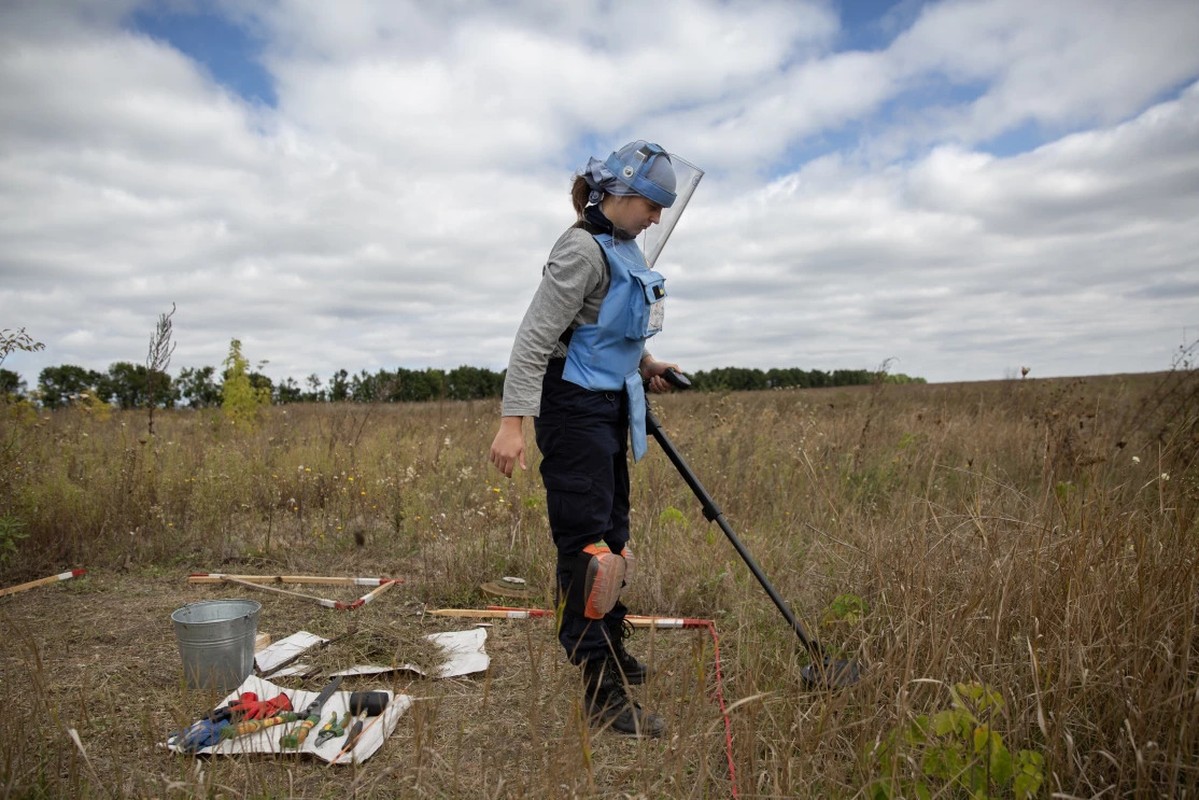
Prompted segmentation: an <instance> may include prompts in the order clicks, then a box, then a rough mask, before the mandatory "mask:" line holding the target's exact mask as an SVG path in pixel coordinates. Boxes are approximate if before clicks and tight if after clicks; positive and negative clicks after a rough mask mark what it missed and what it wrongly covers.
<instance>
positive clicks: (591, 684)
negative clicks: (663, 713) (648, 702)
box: [583, 659, 666, 738]
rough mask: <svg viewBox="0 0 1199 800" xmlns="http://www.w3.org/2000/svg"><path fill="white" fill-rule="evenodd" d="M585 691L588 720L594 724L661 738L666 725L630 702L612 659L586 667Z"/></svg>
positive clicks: (624, 733)
mask: <svg viewBox="0 0 1199 800" xmlns="http://www.w3.org/2000/svg"><path fill="white" fill-rule="evenodd" d="M583 692H584V695H583V696H584V700H585V701H586V704H587V718H588V720H589V721H590V722H591V724H592V725H596V726H602V727H608V728H611V729H612V731H613V732H615V733H619V734H621V735H623V736H636V737H638V738H641V737H651V736H652V737H657V736H661V735H662V734H663V732H665V730H666V722H665V721H664V720H663V719H662V718H661V717H660V716H658V715H657V714H655V713H653V712H652V711H646V710H645V709H644V708H642V707H641V706H640V705H639V704H637V703H635V702H633V701H632V700H630V699H629V695H628V693H627V692H626V691H625V684H624V680H622V679H621V677H620V669H619V667H617V666H616V664H615V663H614V662H613V661H612V660H611V659H594V660H592V661H588V662H586V663H584V664H583Z"/></svg>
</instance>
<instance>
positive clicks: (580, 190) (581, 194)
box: [570, 175, 591, 219]
mask: <svg viewBox="0 0 1199 800" xmlns="http://www.w3.org/2000/svg"><path fill="white" fill-rule="evenodd" d="M590 194H591V187H590V186H588V185H587V179H586V178H584V177H583V176H582V175H576V176H575V182H574V183H572V184H571V185H570V203H571V205H573V206H574V207H575V215H576V216H578V218H579V219H582V218H583V209H585V208H587V196H588V195H590Z"/></svg>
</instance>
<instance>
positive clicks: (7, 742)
mask: <svg viewBox="0 0 1199 800" xmlns="http://www.w3.org/2000/svg"><path fill="white" fill-rule="evenodd" d="M654 404H655V408H656V410H657V412H658V416H659V418H660V419H661V421H662V424H663V427H664V429H665V430H666V431H667V432H668V434H669V436H670V438H671V440H672V441H673V442H674V444H675V445H676V447H677V448H678V450H679V451H680V452H681V453H682V454H683V455H684V456H685V457H686V458H687V460H688V462H689V463H690V465H691V467H692V468H693V470H694V472H695V473H696V474H697V476H698V477H699V478H700V480H701V481H703V483H704V485H705V486H706V488H707V489H708V491H709V492H710V494H711V495H712V496H713V497H714V498H715V499H716V500H717V502H718V503H719V504H720V506H721V508H722V510H723V511H724V514H725V516H726V518H727V519H728V522H729V524H730V525H731V526H732V528H733V529H735V530H736V532H737V534H738V536H739V537H740V538H741V539H742V540H743V541H744V542H745V544H746V546H747V547H748V549H749V550H750V552H751V553H752V554H753V556H754V558H755V559H756V560H757V561H758V563H759V564H760V565H761V567H762V569H763V571H764V572H765V574H766V575H767V576H769V578H770V579H771V581H772V583H773V584H774V585H775V587H776V588H777V589H778V591H779V593H780V594H781V595H782V596H783V597H784V598H786V600H787V602H788V603H789V604H790V605H791V606H792V607H793V608H794V609H795V611H796V612H797V613H798V614H799V616H800V618H801V620H802V621H803V622H804V624H805V626H806V627H807V628H808V629H809V630H810V631H811V632H812V633H813V634H815V635H816V636H817V637H818V638H819V639H820V641H821V642H822V643H823V644H824V645H825V646H826V647H827V648H828V649H829V650H831V651H833V652H836V653H838V654H840V655H842V656H844V657H847V658H853V659H858V660H860V661H861V662H862V663H863V664H864V665H865V675H864V678H863V680H862V681H861V683H860V684H858V685H857V686H855V687H853V688H851V689H848V690H845V691H840V692H833V693H827V692H809V691H805V690H804V689H803V687H802V686H801V683H800V680H799V674H800V669H801V668H802V666H803V665H804V664H805V663H807V655H806V653H805V651H804V649H803V648H802V647H800V646H799V643H798V640H797V638H796V637H795V635H794V633H793V632H792V631H791V630H790V629H789V628H788V626H787V625H786V623H785V621H784V620H783V618H782V616H781V615H780V614H779V613H778V611H777V609H775V607H774V606H773V605H771V603H770V601H769V599H768V598H767V596H766V594H765V593H764V592H763V591H762V589H761V587H760V586H759V585H758V584H757V583H756V582H755V581H754V579H753V577H752V576H751V575H750V573H749V571H748V570H747V568H746V566H745V565H744V563H743V562H742V561H741V560H740V558H739V557H738V555H737V554H736V552H735V551H734V549H733V548H732V547H731V546H730V544H729V543H728V542H727V541H725V537H724V536H723V535H722V533H721V531H720V529H719V528H718V527H717V526H716V525H713V524H711V523H709V522H708V521H706V520H705V518H704V516H703V514H702V513H701V509H700V506H699V503H698V501H697V500H696V499H695V497H694V496H693V495H692V493H691V492H690V490H689V489H688V488H687V487H686V485H685V484H684V483H683V481H682V480H681V478H680V476H679V474H678V472H677V471H676V470H675V468H674V467H673V466H672V465H671V464H670V463H669V461H668V460H667V459H666V458H665V457H664V456H663V454H662V453H661V452H660V451H659V450H657V449H656V446H655V445H653V444H651V454H650V456H649V457H648V458H646V459H645V460H644V461H643V462H641V463H640V464H638V465H637V466H636V467H635V468H634V470H633V498H632V501H633V542H634V545H635V548H636V551H637V554H638V558H639V562H638V574H637V576H636V578H635V580H634V581H633V582H632V584H631V585H630V587H629V588H628V589H627V590H626V594H625V598H626V601H627V602H628V604H629V605H630V606H631V608H632V609H633V611H634V612H636V613H642V614H660V615H668V616H686V617H697V618H703V619H710V620H712V621H713V622H714V624H715V631H716V633H717V634H718V636H719V647H720V655H721V664H722V667H723V681H722V682H721V683H720V685H719V687H718V685H717V681H716V674H715V669H714V666H715V660H714V655H715V653H714V638H713V636H712V635H710V634H709V632H708V631H706V630H681V631H642V632H640V633H639V634H638V635H637V636H636V637H635V638H634V639H633V640H632V642H631V644H630V649H632V650H633V651H634V652H635V653H637V654H638V655H640V656H642V657H643V658H644V659H647V660H648V661H649V662H650V664H651V666H652V667H653V668H654V675H653V677H652V679H651V680H650V681H649V683H648V684H647V685H646V686H644V687H640V688H638V689H637V690H636V696H637V697H638V699H639V700H640V701H641V702H642V703H643V704H644V705H646V706H648V707H651V708H653V709H654V710H656V711H658V712H659V713H661V714H663V715H664V716H665V717H666V719H667V721H668V725H669V730H668V733H667V735H666V736H665V737H663V738H662V739H659V740H650V741H633V740H628V739H622V738H620V737H617V736H614V735H612V734H610V733H607V732H595V731H591V730H589V729H588V728H587V727H586V725H584V724H583V722H582V721H581V708H580V706H581V704H580V699H581V687H580V679H579V675H578V672H577V670H575V669H573V668H571V667H570V666H568V665H567V664H566V663H565V660H564V658H563V656H562V654H561V652H560V650H559V648H558V645H557V642H556V639H555V637H554V631H553V622H552V620H544V619H539V620H527V621H524V620H522V621H515V620H513V621H497V622H495V624H494V625H493V627H491V628H490V629H489V638H488V643H487V648H488V652H489V654H490V656H491V659H492V660H491V668H490V669H489V670H488V671H487V673H485V674H481V675H478V676H475V677H472V678H468V679H454V680H445V681H435V680H427V679H421V678H419V677H417V676H415V675H413V674H411V673H403V672H400V673H394V674H392V675H390V676H388V677H386V678H384V679H382V680H380V679H374V680H365V679H362V680H360V682H359V683H357V684H353V685H349V686H348V688H372V687H377V686H383V687H386V688H390V689H393V690H395V691H400V692H406V693H408V694H411V695H413V696H414V697H416V698H417V699H416V703H415V705H414V707H413V708H412V710H410V711H409V712H408V714H407V715H406V716H405V717H404V718H402V719H401V720H400V723H399V725H398V727H397V729H396V732H395V734H394V735H393V736H392V738H391V739H390V740H389V741H388V742H387V743H386V744H385V745H384V747H383V749H382V750H381V751H380V752H379V754H378V755H376V756H375V757H374V758H372V759H371V760H369V761H368V762H366V763H365V764H363V765H359V766H356V767H337V768H328V767H325V766H323V765H321V764H318V763H315V762H310V761H304V760H298V759H295V758H290V757H289V758H278V759H273V758H268V757H250V756H247V757H239V758H215V759H194V758H189V757H180V756H175V755H172V754H170V753H169V752H167V751H165V750H164V749H162V747H161V743H162V742H163V741H164V740H165V737H166V735H167V734H168V732H170V731H172V730H175V729H178V728H180V727H183V726H185V725H186V724H187V723H188V722H190V721H191V720H192V719H195V718H196V717H197V716H199V715H201V714H202V713H203V712H204V711H206V710H207V709H208V708H210V707H212V706H213V705H214V704H215V703H216V701H217V700H219V699H220V698H219V696H217V695H214V694H211V693H204V692H197V691H191V690H189V689H187V688H186V685H185V683H184V681H183V679H182V667H181V662H180V658H179V654H178V650H177V647H176V641H175V637H174V633H173V631H172V627H171V623H170V614H171V612H172V611H173V610H174V609H176V608H179V607H180V606H182V605H184V604H185V603H188V602H192V601H195V600H200V599H213V598H218V597H253V599H256V600H259V601H260V602H261V603H262V605H263V610H262V614H261V618H260V621H259V629H260V630H262V631H266V632H269V633H271V634H272V635H275V636H278V637H282V636H284V635H287V634H288V633H291V632H293V631H295V630H300V629H305V630H308V631H312V632H315V633H319V634H321V635H324V636H327V637H332V636H337V635H339V634H343V633H350V635H349V636H347V637H345V638H344V639H342V640H340V641H339V642H338V643H337V644H336V645H333V646H330V647H329V648H326V649H325V650H324V651H322V652H321V653H320V654H319V656H318V657H317V658H316V663H318V664H320V665H321V666H324V667H328V668H335V667H341V666H348V665H350V664H354V663H361V662H363V661H370V662H373V663H384V664H395V663H403V662H406V661H416V662H417V663H421V661H422V660H428V659H429V658H431V653H430V652H429V648H428V647H427V646H426V645H423V644H422V642H423V639H422V637H423V635H424V634H427V633H429V632H433V631H441V630H452V629H461V628H462V627H464V625H466V624H467V623H465V622H464V621H462V620H453V619H446V618H441V617H433V616H427V615H423V614H422V611H423V610H426V609H435V608H442V607H481V606H483V605H485V604H487V603H488V602H494V598H490V597H487V596H485V595H483V594H482V593H481V592H480V591H479V587H480V585H481V584H482V583H484V582H486V581H491V580H495V579H496V578H498V577H500V576H502V575H518V576H523V577H525V578H526V579H528V581H529V582H530V584H531V585H532V586H533V587H535V588H536V590H537V592H538V596H537V597H536V598H535V599H534V601H533V602H532V603H531V605H536V606H542V607H548V606H549V605H550V604H551V602H552V597H551V591H550V589H549V581H550V578H551V574H552V568H553V558H554V552H553V548H552V546H551V544H550V542H549V539H548V532H547V529H546V523H545V511H544V498H543V493H542V488H541V483H540V480H539V478H538V476H537V472H536V456H535V453H534V458H533V463H531V464H530V470H529V472H528V473H523V474H519V475H517V476H516V477H515V478H514V479H513V480H511V481H508V480H505V479H503V478H502V477H501V476H499V475H498V473H496V472H495V471H494V470H493V469H491V468H489V466H488V464H487V461H486V452H487V448H488V446H489V444H490V442H491V438H492V436H493V434H494V430H495V425H496V421H497V420H496V414H497V408H496V404H495V403H492V402H476V403H441V404H437V403H432V404H424V405H389V406H355V405H349V404H342V405H320V406H287V407H275V408H270V409H265V410H264V412H263V414H262V416H261V418H260V419H259V420H258V421H257V423H256V424H250V425H247V424H240V425H233V424H230V423H229V422H228V421H227V420H225V419H224V418H223V417H222V415H221V414H220V412H219V411H216V412H211V413H207V412H187V411H171V412H161V411H160V412H158V413H157V414H156V415H155V417H154V433H153V435H151V434H150V433H149V432H148V425H147V419H146V415H145V414H144V413H140V414H139V413H134V412H111V411H108V410H106V409H95V408H93V409H85V408H77V409H70V410H63V411H58V412H54V413H47V412H43V411H35V410H33V409H31V408H29V407H27V406H18V405H9V406H3V407H0V415H2V419H0V559H3V560H2V561H0V586H11V585H13V584H17V583H21V582H23V581H27V580H31V579H34V578H39V577H42V576H45V575H49V574H53V573H58V572H62V571H63V570H66V569H71V568H86V569H87V570H88V574H87V575H86V576H84V577H81V578H77V579H74V580H71V581H65V582H62V583H56V584H53V585H48V586H42V587H39V588H36V589H31V590H29V591H26V592H22V593H19V594H13V595H10V596H8V597H3V598H0V687H2V689H3V697H4V699H5V714H4V726H3V730H4V735H3V736H0V794H2V795H3V796H4V797H116V796H122V797H125V796H128V797H311V798H343V797H361V798H368V797H370V798H374V797H378V798H382V797H438V798H458V797H463V798H465V797H471V798H474V797H571V796H573V797H601V796H605V797H607V796H610V797H647V798H675V797H680V798H681V797H696V798H708V797H730V796H734V795H736V796H739V797H742V798H767V797H770V798H781V797H818V796H828V797H968V796H979V797H981V796H991V797H1023V796H1036V797H1050V796H1059V797H1095V796H1103V797H1125V796H1129V797H1196V796H1199V570H1197V566H1196V562H1197V560H1199V523H1197V522H1196V511H1197V510H1199V376H1197V375H1196V373H1195V372H1194V371H1192V370H1189V369H1182V370H1175V371H1172V372H1169V373H1159V374H1145V375H1124V376H1110V377H1096V378H1088V379H1069V380H1067V379H1061V380H1012V381H996V382H987V383H976V384H934V385H901V386H895V385H883V386H879V387H861V388H855V389H853V390H836V389H829V390H802V391H777V392H755V393H743V394H689V395H673V396H668V397H662V398H657V399H655V403H654ZM530 447H532V444H531V437H530ZM534 450H535V448H534ZM191 572H228V573H250V574H321V575H347V576H348V575H367V576H373V575H387V576H394V577H400V578H403V579H404V581H405V582H404V584H403V585H402V586H400V587H399V588H397V589H395V590H393V591H391V592H389V593H387V594H384V595H381V596H380V597H379V600H378V601H377V602H375V603H372V604H371V605H369V606H366V607H364V608H362V609H360V610H358V611H353V612H343V611H334V610H330V609H326V608H322V607H320V606H318V605H316V604H315V603H311V602H307V601H304V600H302V599H299V598H290V597H283V596H277V595H269V594H264V593H255V592H254V591H253V590H249V589H244V588H242V587H230V586H215V587H214V586H201V585H192V584H189V583H188V582H187V580H186V576H187V575H188V574H189V573H191ZM292 588H297V589H298V590H301V591H304V590H305V589H302V588H300V587H292ZM308 591H313V592H314V593H317V594H324V595H325V596H335V597H337V598H338V599H343V600H349V599H353V598H354V597H356V596H358V595H360V594H362V592H363V590H361V589H354V588H347V589H344V590H343V589H337V588H331V587H320V588H319V589H317V590H312V589H311V588H309V589H308ZM281 682H282V681H281ZM322 682H323V681H321V680H320V679H316V680H314V681H311V682H309V683H307V684H304V685H303V686H304V688H307V689H315V688H318V687H319V685H320V684H321V683H322ZM294 685H296V686H300V684H294ZM717 688H720V689H722V691H723V696H724V699H725V701H726V702H727V705H728V712H727V715H728V720H729V722H730V726H731V732H732V736H731V747H729V746H728V745H726V737H725V722H724V719H723V718H722V714H721V709H720V707H719V705H718V703H717V702H716V698H715V692H716V689H717ZM75 737H77V741H76V738H75ZM730 761H731V764H732V769H730Z"/></svg>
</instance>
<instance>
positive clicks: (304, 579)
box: [187, 572, 403, 586]
mask: <svg viewBox="0 0 1199 800" xmlns="http://www.w3.org/2000/svg"><path fill="white" fill-rule="evenodd" d="M226 578H236V579H237V580H239V581H245V582H246V583H313V584H327V585H330V586H383V585H385V584H388V583H403V579H402V578H343V577H340V576H336V575H228V574H226V573H223V572H193V573H192V574H191V575H188V576H187V582H188V583H220V582H222V581H223V580H225V579H226Z"/></svg>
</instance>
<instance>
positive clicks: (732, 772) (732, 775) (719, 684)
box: [703, 619, 739, 798]
mask: <svg viewBox="0 0 1199 800" xmlns="http://www.w3.org/2000/svg"><path fill="white" fill-rule="evenodd" d="M703 621H704V622H705V623H707V626H706V627H707V628H708V632H709V633H711V634H712V652H713V655H714V660H715V662H716V702H717V703H718V704H719V705H720V716H721V717H723V718H724V752H725V757H726V758H727V759H728V762H729V787H730V790H731V791H732V793H733V797H734V798H737V797H738V796H739V795H738V794H737V768H736V767H735V766H734V764H733V723H732V721H731V720H730V719H729V712H728V710H727V709H725V706H724V675H723V674H722V673H721V671H720V637H719V636H717V635H716V623H715V621H713V620H710V619H708V620H703Z"/></svg>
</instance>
